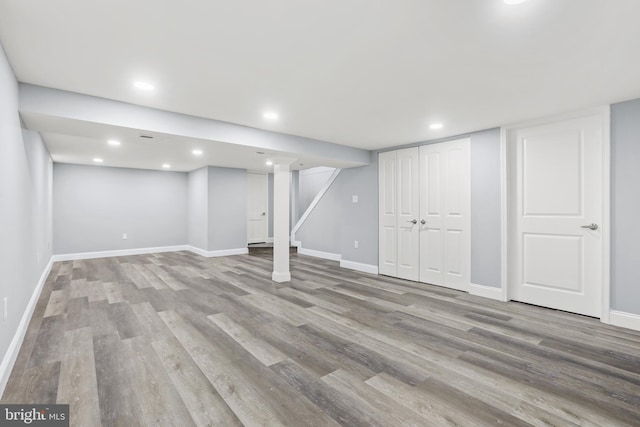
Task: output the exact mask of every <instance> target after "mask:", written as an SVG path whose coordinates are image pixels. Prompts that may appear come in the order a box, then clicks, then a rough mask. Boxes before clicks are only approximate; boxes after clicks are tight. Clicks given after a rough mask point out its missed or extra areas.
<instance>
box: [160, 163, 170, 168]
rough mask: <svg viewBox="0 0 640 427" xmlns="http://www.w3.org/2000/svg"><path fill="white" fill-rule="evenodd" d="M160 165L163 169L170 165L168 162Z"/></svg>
mask: <svg viewBox="0 0 640 427" xmlns="http://www.w3.org/2000/svg"><path fill="white" fill-rule="evenodd" d="M162 167H163V168H165V169H169V168H170V167H171V165H170V164H169V163H165V164H164V165H162Z"/></svg>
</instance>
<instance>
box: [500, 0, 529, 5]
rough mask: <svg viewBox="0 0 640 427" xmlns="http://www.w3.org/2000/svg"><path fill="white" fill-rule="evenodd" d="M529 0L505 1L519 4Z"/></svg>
mask: <svg viewBox="0 0 640 427" xmlns="http://www.w3.org/2000/svg"><path fill="white" fill-rule="evenodd" d="M525 1H527V0H504V2H505V3H506V4H518V3H524V2H525Z"/></svg>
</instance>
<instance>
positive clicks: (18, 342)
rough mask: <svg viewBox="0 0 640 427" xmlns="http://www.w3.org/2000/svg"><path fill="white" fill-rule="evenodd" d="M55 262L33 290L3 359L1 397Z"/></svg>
mask: <svg viewBox="0 0 640 427" xmlns="http://www.w3.org/2000/svg"><path fill="white" fill-rule="evenodd" d="M53 262H54V261H53V257H52V258H51V259H50V260H49V263H48V264H47V266H46V267H45V268H44V271H43V272H42V274H41V275H40V280H39V281H38V284H37V285H36V287H35V289H34V290H33V294H31V299H30V300H29V304H27V308H26V309H25V310H24V313H22V318H21V319H20V323H19V324H18V330H16V333H15V334H14V335H13V339H12V340H11V343H10V344H9V348H8V349H7V352H6V353H5V354H4V357H3V358H2V363H0V396H2V394H3V393H4V389H5V387H6V386H7V382H8V381H9V375H11V371H12V370H13V365H15V363H16V359H17V358H18V353H19V352H20V347H21V346H22V342H23V341H24V336H25V335H26V333H27V328H28V327H29V322H30V321H31V316H32V315H33V311H34V310H35V308H36V304H37V303H38V299H39V298H40V293H41V292H42V288H43V287H44V284H45V282H46V281H47V277H48V276H49V273H50V272H51V267H52V266H53Z"/></svg>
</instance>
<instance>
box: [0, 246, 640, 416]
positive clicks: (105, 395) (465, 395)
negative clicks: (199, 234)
mask: <svg viewBox="0 0 640 427" xmlns="http://www.w3.org/2000/svg"><path fill="white" fill-rule="evenodd" d="M271 262H272V260H271V258H270V256H269V255H266V254H261V255H259V256H251V255H241V256H233V257H222V258H204V257H201V256H198V255H195V254H192V253H190V252H186V251H183V252H167V253H158V254H150V255H135V256H126V257H113V258H103V259H95V260H78V261H65V262H59V263H55V264H54V265H53V268H52V270H51V273H50V275H49V277H48V278H47V281H46V282H45V286H44V288H43V291H42V293H41V295H40V297H39V300H38V303H37V305H36V308H35V311H34V314H33V317H32V319H31V321H30V323H29V328H28V330H27V332H26V334H25V339H24V341H23V344H22V347H21V349H20V352H19V355H18V359H17V361H16V363H15V365H14V369H13V372H12V373H11V375H10V377H9V382H8V384H7V387H6V389H5V392H4V394H3V396H2V400H1V402H2V403H68V404H70V414H71V420H70V421H71V422H70V423H71V425H72V426H105V427H107V426H146V425H149V426H152V425H154V426H155V425H162V426H189V425H197V426H240V425H246V426H263V425H268V426H307V425H308V426H325V425H326V426H330V425H342V426H391V425H393V426H396V425H398V426H399V425H415V426H438V427H439V426H487V425H504V426H506V425H508V426H525V425H533V426H616V427H617V426H638V425H640V422H639V421H638V420H640V332H638V331H630V330H625V329H622V328H617V327H615V326H611V325H604V324H602V323H600V322H599V321H598V320H597V319H592V318H588V317H584V316H578V315H572V314H570V313H565V312H560V311H555V310H548V309H544V308H541V307H535V306H531V305H526V304H519V303H514V302H509V303H503V302H499V301H493V300H487V299H483V298H479V297H475V296H472V295H469V294H466V293H463V292H459V291H455V290H451V289H446V288H440V287H435V286H430V285H426V284H422V283H416V282H408V281H404V280H400V279H394V278H389V277H384V276H375V275H370V274H365V273H359V272H356V271H352V270H345V269H341V268H339V266H338V263H336V262H334V261H328V260H321V259H317V258H310V257H305V256H301V255H293V256H292V257H291V272H292V279H291V281H290V282H287V283H275V282H272V281H271V267H272V265H271Z"/></svg>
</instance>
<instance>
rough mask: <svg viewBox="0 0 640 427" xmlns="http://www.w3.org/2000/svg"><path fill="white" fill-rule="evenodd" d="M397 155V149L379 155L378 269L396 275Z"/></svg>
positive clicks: (382, 272)
mask: <svg viewBox="0 0 640 427" xmlns="http://www.w3.org/2000/svg"><path fill="white" fill-rule="evenodd" d="M396 157H397V156H396V152H395V151H390V152H387V153H380V155H379V156H378V189H379V208H378V209H379V210H378V215H379V216H378V218H379V230H378V236H379V251H378V271H379V273H380V274H386V275H388V276H394V277H395V276H397V275H398V265H397V258H398V244H397V242H398V218H397V216H398V212H397V201H396V190H397V181H396V174H397V172H396Z"/></svg>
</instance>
